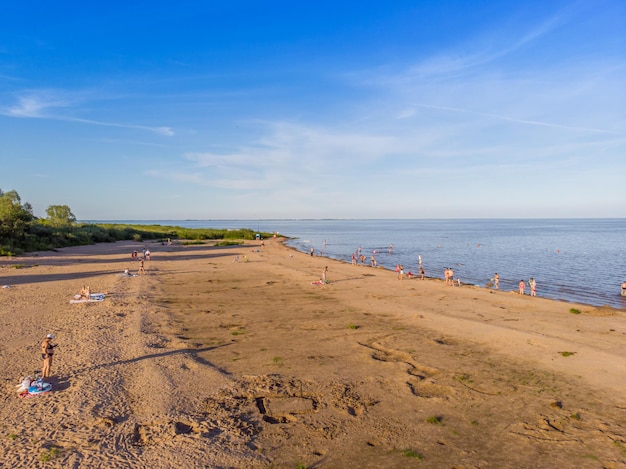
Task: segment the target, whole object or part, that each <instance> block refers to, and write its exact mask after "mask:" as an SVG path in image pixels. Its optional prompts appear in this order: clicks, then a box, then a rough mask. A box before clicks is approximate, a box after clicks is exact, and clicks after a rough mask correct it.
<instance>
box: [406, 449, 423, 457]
mask: <svg viewBox="0 0 626 469" xmlns="http://www.w3.org/2000/svg"><path fill="white" fill-rule="evenodd" d="M402 455H403V456H405V457H407V458H416V459H424V456H423V455H422V454H420V453H418V452H417V451H413V450H412V449H405V450H404V451H402Z"/></svg>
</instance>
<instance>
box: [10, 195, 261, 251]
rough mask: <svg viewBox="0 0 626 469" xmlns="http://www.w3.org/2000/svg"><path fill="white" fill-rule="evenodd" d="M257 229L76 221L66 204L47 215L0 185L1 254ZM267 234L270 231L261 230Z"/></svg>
mask: <svg viewBox="0 0 626 469" xmlns="http://www.w3.org/2000/svg"><path fill="white" fill-rule="evenodd" d="M256 234H257V233H256V232H254V231H252V230H250V229H246V228H242V229H239V230H225V229H211V228H194V229H191V228H181V227H177V226H162V225H126V224H95V223H77V221H76V216H74V214H73V213H72V210H71V209H70V207H68V206H67V205H50V206H49V207H48V208H47V209H46V217H45V218H40V217H36V216H35V215H34V214H33V207H32V206H31V204H29V203H28V202H24V203H22V199H21V197H20V196H19V194H18V193H17V191H15V190H11V191H7V192H3V191H2V189H0V256H15V255H20V254H23V253H24V252H33V251H46V250H51V249H56V248H62V247H68V246H80V245H86V244H95V243H109V242H115V241H122V240H134V241H143V240H148V239H150V240H162V241H163V240H166V239H168V238H169V239H185V240H194V241H202V240H209V239H211V240H216V239H218V240H220V239H224V240H251V239H254V238H255V237H256ZM261 236H263V237H267V236H268V233H261Z"/></svg>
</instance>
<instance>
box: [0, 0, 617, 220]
mask: <svg viewBox="0 0 626 469" xmlns="http://www.w3.org/2000/svg"><path fill="white" fill-rule="evenodd" d="M0 163H1V166H0V167H1V169H0V189H2V190H3V191H8V190H13V189H14V190H16V191H17V192H18V193H19V194H20V196H21V197H22V201H23V202H30V203H31V204H32V205H33V207H34V210H35V214H36V215H38V216H45V210H46V208H47V207H48V206H49V205H68V206H69V207H70V208H71V209H72V211H73V213H74V214H75V215H76V216H77V218H78V219H79V220H93V219H117V220H119V219H188V218H199V219H256V218H468V217H469V218H476V217H495V218H497V217H507V218H526V217H539V218H542V217H625V216H626V2H624V1H622V0H581V1H559V0H555V1H549V2H545V1H526V2H520V1H518V0H516V1H508V0H497V1H495V0H494V1H476V2H467V1H465V0H463V1H460V0H459V1H432V0H431V1H422V0H414V1H403V0H394V1H384V2H383V1H371V2H361V1H359V2H356V1H343V2H336V1H335V2H328V1H317V2H293V1H289V2H287V1H266V2H261V1H237V0H231V1H228V2H217V1H186V0H180V1H177V2H171V1H168V2H165V1H158V0H157V1H155V0H151V1H133V2H122V1H110V2H106V3H105V2H78V1H73V2H72V1H67V2H60V3H59V2H48V1H45V2H44V1H34V2H10V3H9V4H7V5H4V6H3V13H2V16H1V17H0Z"/></svg>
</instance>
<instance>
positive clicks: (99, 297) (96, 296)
mask: <svg viewBox="0 0 626 469" xmlns="http://www.w3.org/2000/svg"><path fill="white" fill-rule="evenodd" d="M77 297H78V298H77ZM104 297H105V294H104V293H92V294H91V295H89V299H87V298H80V295H76V296H74V299H72V300H70V303H71V304H76V303H94V302H98V301H104Z"/></svg>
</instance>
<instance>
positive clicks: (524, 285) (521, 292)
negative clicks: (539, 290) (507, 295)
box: [518, 280, 526, 295]
mask: <svg viewBox="0 0 626 469" xmlns="http://www.w3.org/2000/svg"><path fill="white" fill-rule="evenodd" d="M518 286H519V294H520V295H523V294H524V289H525V288H526V283H525V282H524V281H523V280H520V281H519V285H518Z"/></svg>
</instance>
